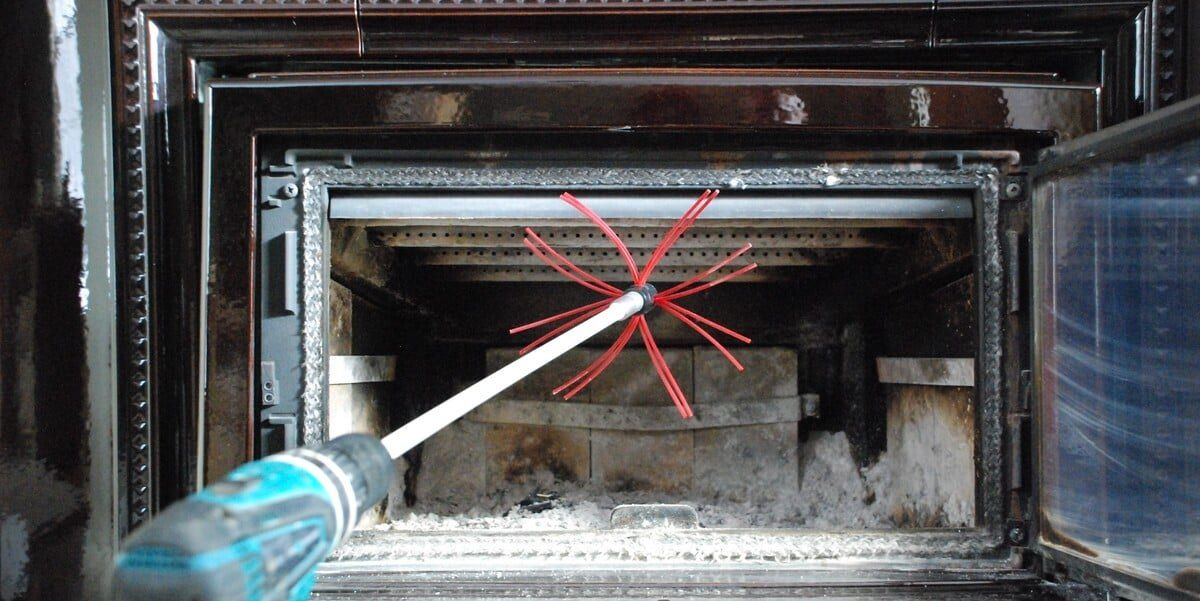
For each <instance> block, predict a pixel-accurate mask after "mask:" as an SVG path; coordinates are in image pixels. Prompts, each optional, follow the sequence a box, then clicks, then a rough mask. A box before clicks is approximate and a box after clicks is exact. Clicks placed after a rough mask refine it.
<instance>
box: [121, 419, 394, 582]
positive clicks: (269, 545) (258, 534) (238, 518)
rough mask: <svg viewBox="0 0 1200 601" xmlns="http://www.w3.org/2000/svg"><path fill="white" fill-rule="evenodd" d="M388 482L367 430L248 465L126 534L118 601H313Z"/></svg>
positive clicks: (387, 460)
mask: <svg viewBox="0 0 1200 601" xmlns="http://www.w3.org/2000/svg"><path fill="white" fill-rule="evenodd" d="M391 477H392V460H391V457H390V456H388V453H387V451H386V450H385V449H384V447H383V445H382V444H380V442H379V441H378V440H377V439H375V438H372V437H370V436H366V435H362V434H349V435H346V436H341V437H338V438H336V439H334V440H331V441H329V442H327V443H325V444H324V445H321V446H319V447H316V448H301V449H296V450H293V451H288V452H286V453H280V454H278V455H272V456H271V457H267V458H265V459H262V460H260V461H255V462H253V463H248V464H246V465H243V466H241V467H239V468H237V469H236V470H234V471H233V472H231V473H230V474H229V475H228V476H227V477H226V478H225V479H223V480H221V481H220V482H217V483H215V484H212V485H211V486H209V487H207V488H205V489H204V490H202V491H200V492H198V493H196V494H194V495H192V496H191V497H188V498H187V499H185V500H183V501H180V502H178V503H176V504H174V505H172V506H171V507H169V508H167V509H166V510H165V511H163V512H162V513H161V514H160V515H159V516H158V517H156V518H155V519H154V520H152V521H151V522H150V523H148V524H146V525H145V526H143V527H141V528H140V529H139V530H138V531H137V532H135V533H133V534H132V535H131V536H130V537H129V539H128V541H127V542H126V543H125V545H124V546H123V549H122V552H121V554H120V555H119V556H118V558H117V566H116V573H115V576H114V586H115V589H116V598H118V599H127V600H130V601H143V600H144V601H150V600H156V599H188V600H197V601H198V600H207V599H263V600H264V601H270V600H279V601H284V600H287V601H296V600H302V599H307V598H308V595H309V593H310V592H311V590H312V586H313V584H314V582H315V578H316V572H315V568H316V566H317V564H319V563H320V562H321V561H322V560H324V559H325V557H326V556H327V555H328V554H329V553H330V552H331V551H333V549H334V548H336V547H337V545H339V544H340V543H342V542H343V541H344V540H345V539H346V538H347V537H349V535H350V532H351V531H352V530H353V529H354V526H355V524H356V523H357V522H358V517H359V516H360V515H362V513H363V512H364V511H366V510H368V509H369V508H370V507H372V506H374V505H375V504H376V503H378V502H379V501H381V500H382V499H383V497H384V496H385V495H386V494H387V489H388V486H389V484H390V482H391Z"/></svg>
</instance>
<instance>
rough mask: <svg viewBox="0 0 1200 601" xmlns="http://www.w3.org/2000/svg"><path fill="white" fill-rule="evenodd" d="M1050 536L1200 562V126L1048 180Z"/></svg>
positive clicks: (1134, 565)
mask: <svg viewBox="0 0 1200 601" xmlns="http://www.w3.org/2000/svg"><path fill="white" fill-rule="evenodd" d="M1038 199H1039V204H1038V211H1039V213H1038V220H1039V225H1038V228H1039V234H1038V235H1039V241H1038V242H1039V247H1038V261H1039V266H1038V267H1039V274H1040V275H1039V279H1040V281H1039V282H1038V286H1039V294H1040V305H1039V306H1038V315H1037V319H1038V322H1039V323H1038V327H1039V333H1038V346H1039V348H1038V350H1039V354H1040V358H1041V364H1040V369H1041V386H1042V387H1041V401H1042V402H1041V409H1040V411H1041V415H1040V417H1041V428H1042V439H1041V440H1042V442H1041V453H1042V454H1041V473H1042V491H1043V492H1042V511H1043V516H1044V519H1043V522H1044V531H1043V533H1042V536H1043V538H1044V539H1045V540H1047V541H1050V542H1054V543H1057V544H1059V545H1061V546H1064V547H1067V548H1070V549H1073V550H1075V551H1077V552H1079V553H1082V554H1084V555H1087V556H1090V557H1093V558H1095V559H1096V560H1098V561H1100V562H1102V563H1105V564H1107V565H1109V566H1111V567H1114V568H1117V569H1121V570H1123V571H1127V572H1133V573H1139V574H1141V575H1144V576H1148V577H1149V578H1151V579H1154V580H1157V581H1159V582H1163V583H1174V586H1177V587H1180V588H1193V587H1195V586H1196V581H1197V577H1198V576H1200V141H1194V140H1193V141H1188V142H1185V143H1182V144H1179V145H1176V146H1173V147H1167V148H1162V149H1160V150H1157V151H1155V152H1153V153H1151V154H1148V155H1145V156H1143V157H1142V158H1140V159H1137V160H1130V161H1128V162H1117V163H1099V164H1097V165H1089V166H1086V167H1082V168H1078V169H1075V170H1072V171H1068V172H1065V173H1064V172H1060V173H1056V174H1054V175H1053V176H1050V177H1047V178H1046V180H1045V181H1043V182H1042V183H1041V184H1040V187H1039V189H1038Z"/></svg>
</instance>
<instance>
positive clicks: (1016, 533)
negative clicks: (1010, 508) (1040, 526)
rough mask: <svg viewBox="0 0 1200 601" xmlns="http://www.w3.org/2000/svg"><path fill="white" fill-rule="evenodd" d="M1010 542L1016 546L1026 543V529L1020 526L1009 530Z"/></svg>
mask: <svg viewBox="0 0 1200 601" xmlns="http://www.w3.org/2000/svg"><path fill="white" fill-rule="evenodd" d="M1008 542H1010V543H1013V544H1014V545H1019V544H1021V543H1023V542H1025V529H1024V528H1022V527H1020V526H1013V527H1012V528H1009V529H1008Z"/></svg>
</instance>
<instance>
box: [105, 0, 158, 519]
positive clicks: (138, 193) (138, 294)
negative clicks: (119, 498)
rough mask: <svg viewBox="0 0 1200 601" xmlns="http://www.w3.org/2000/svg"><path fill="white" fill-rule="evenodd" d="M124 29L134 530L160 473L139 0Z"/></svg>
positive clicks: (125, 374)
mask: <svg viewBox="0 0 1200 601" xmlns="http://www.w3.org/2000/svg"><path fill="white" fill-rule="evenodd" d="M118 10H119V13H120V15H119V20H120V26H119V27H120V28H119V31H120V36H119V40H118V43H116V44H114V47H115V48H116V51H117V52H118V53H119V54H118V57H117V59H118V64H119V65H120V68H119V69H117V71H116V74H115V77H116V78H117V82H116V84H117V85H116V86H115V90H114V92H115V93H114V96H115V97H116V101H117V104H118V106H119V107H120V108H119V111H120V121H119V122H120V123H123V124H124V125H123V127H122V129H121V130H120V131H119V132H118V133H117V135H118V145H119V148H120V149H121V150H122V152H120V153H118V157H117V160H118V165H119V171H118V178H117V181H118V183H119V184H120V190H121V191H122V192H123V194H124V203H125V206H124V211H123V212H121V213H118V219H117V226H118V227H119V228H120V229H119V232H118V241H117V243H118V249H121V250H122V251H123V252H124V257H125V259H124V262H123V264H124V267H125V269H124V273H121V274H119V276H120V279H119V282H120V290H121V296H120V302H121V304H122V307H121V318H122V319H121V321H119V322H118V323H119V325H118V327H119V328H120V332H119V334H120V335H121V337H120V339H121V346H120V347H119V349H118V350H119V354H120V356H121V358H122V367H124V369H123V370H122V372H121V379H120V391H121V396H120V398H121V399H124V403H125V411H124V412H123V413H119V415H121V416H122V419H123V422H124V423H123V426H124V427H123V428H122V429H124V430H126V431H127V432H128V433H127V435H126V436H125V437H122V438H120V439H119V440H120V442H121V443H122V444H123V446H124V448H123V449H121V451H120V452H119V453H118V456H120V457H122V458H123V460H122V461H121V462H120V464H119V465H121V467H122V468H123V469H124V471H125V473H124V478H125V479H126V480H127V482H128V483H129V484H128V487H127V491H126V498H125V503H124V506H123V507H122V508H121V513H123V514H126V519H124V520H121V523H122V527H123V528H128V529H131V528H133V527H136V526H137V525H139V524H141V523H142V522H143V521H145V520H146V519H148V518H149V517H150V512H151V509H152V503H153V493H154V491H153V489H152V488H153V482H154V478H153V476H154V472H153V464H152V462H151V457H152V452H153V444H152V443H153V439H152V423H151V411H150V406H151V398H150V352H151V351H150V335H151V331H150V293H149V289H150V288H149V283H150V282H149V262H150V259H149V255H148V252H147V249H148V236H147V232H148V225H149V224H148V223H147V221H148V215H147V210H146V180H145V172H144V170H143V166H144V165H145V140H144V138H143V129H144V124H145V119H144V116H143V112H142V109H143V102H144V96H143V93H142V87H143V85H142V84H143V78H144V77H145V73H144V70H143V69H142V32H141V27H140V25H139V19H138V14H137V4H136V3H134V2H121V3H120V4H119V9H118Z"/></svg>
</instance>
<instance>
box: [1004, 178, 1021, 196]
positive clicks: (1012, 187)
mask: <svg viewBox="0 0 1200 601" xmlns="http://www.w3.org/2000/svg"><path fill="white" fill-rule="evenodd" d="M1004 195H1005V196H1007V197H1008V198H1016V197H1018V196H1020V195H1021V184H1020V183H1018V182H1008V184H1007V185H1005V186H1004Z"/></svg>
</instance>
